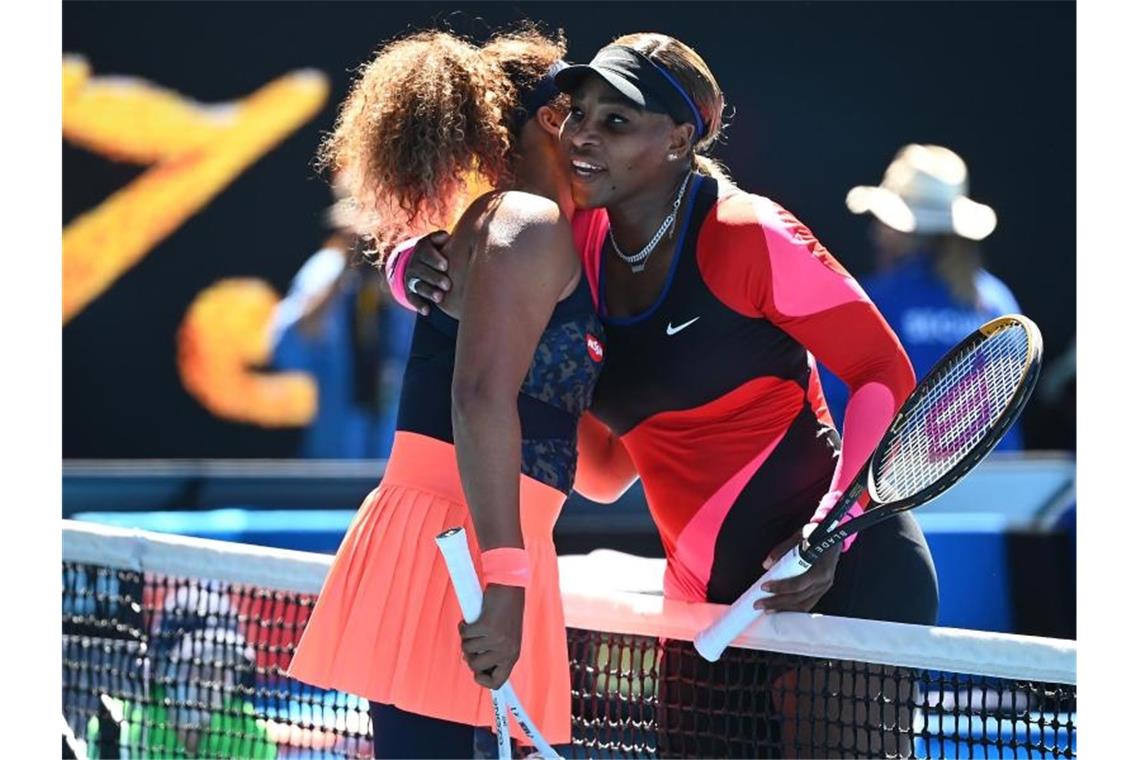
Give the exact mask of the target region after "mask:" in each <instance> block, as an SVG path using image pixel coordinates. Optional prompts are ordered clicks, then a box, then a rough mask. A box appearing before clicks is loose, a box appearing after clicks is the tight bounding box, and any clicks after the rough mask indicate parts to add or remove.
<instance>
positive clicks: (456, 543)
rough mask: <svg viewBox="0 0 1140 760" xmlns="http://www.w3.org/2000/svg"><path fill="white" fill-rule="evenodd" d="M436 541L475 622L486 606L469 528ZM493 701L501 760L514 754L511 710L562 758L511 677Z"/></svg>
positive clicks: (463, 607)
mask: <svg viewBox="0 0 1140 760" xmlns="http://www.w3.org/2000/svg"><path fill="white" fill-rule="evenodd" d="M435 543H436V545H437V546H439V551H440V553H441V554H442V555H443V561H444V562H446V563H447V572H448V574H449V575H450V576H451V585H452V586H453V587H454V588H455V596H456V597H457V598H458V599H459V609H460V611H461V612H462V613H463V619H464V620H466V621H467V622H468V623H473V622H475V621H476V620H478V619H479V614H480V613H481V612H482V610H483V588H482V586H480V585H479V577H478V576H477V575H476V574H475V562H474V561H473V560H472V559H471V550H470V549H469V548H468V547H467V531H465V530H464V529H463V528H450V529H448V530H445V531H444V532H443V533H440V534H439V535H438V536H436V539H435ZM491 705H492V707H493V708H494V712H495V738H496V741H497V742H498V745H499V760H507V759H508V758H510V756H511V733H510V727H509V726H508V725H507V720H508V718H507V715H508V713H509V714H511V715H513V716H515V720H516V721H517V722H518V724H519V728H521V729H522V731H523V733H524V734H526V735H527V737H528V738H529V739H530V740H531V741H532V742H534V746H535V747H536V748H537V749H538V752H539V755H540V756H542V757H546V758H553V759H555V760H562V757H561V756H560V755H559V754H558V753H557V752H555V751H554V748H553V747H551V746H550V743H549V742H547V741H546V739H544V738H543V736H542V734H541V733H540V732H539V730H538V728H537V727H536V726H535V725H534V721H532V720H531V719H530V716H529V715H527V712H526V710H525V709H524V708H523V706H522V703H521V702H520V701H519V698H518V695H517V694H515V690H514V689H513V688H512V687H511V682H510V680H508V681H507V682H506V683H504V684H503V685H502V686H500V687H499V688H498V689H492V690H491ZM532 757H533V755H532Z"/></svg>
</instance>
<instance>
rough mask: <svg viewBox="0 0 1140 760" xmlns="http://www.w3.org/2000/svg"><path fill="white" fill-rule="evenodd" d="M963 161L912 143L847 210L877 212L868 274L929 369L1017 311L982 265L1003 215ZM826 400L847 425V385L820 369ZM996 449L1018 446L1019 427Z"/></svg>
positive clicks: (875, 294) (909, 347) (854, 194)
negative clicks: (975, 192) (976, 186)
mask: <svg viewBox="0 0 1140 760" xmlns="http://www.w3.org/2000/svg"><path fill="white" fill-rule="evenodd" d="M968 193H969V187H968V172H967V169H966V163H965V162H964V161H963V160H962V158H961V157H960V156H958V154H956V153H955V152H954V151H952V150H950V149H949V148H944V147H941V146H938V145H907V146H905V147H904V148H902V149H901V150H900V151H899V152H898V153H897V154H896V155H895V158H894V160H893V161H891V164H890V166H888V167H887V171H886V173H885V174H884V175H883V180H882V182H881V183H880V184H879V185H877V186H867V185H861V186H859V187H854V188H852V189H851V191H850V192H848V193H847V208H848V209H850V210H851V211H852V212H853V213H855V214H867V213H869V214H871V216H872V217H873V218H874V220H873V222H872V227H871V241H872V244H873V246H874V248H875V266H876V270H877V271H876V273H875V274H873V275H871V276H868V277H865V278H861V282H862V284H863V288H864V289H865V290H866V291H867V295H869V296H870V297H871V300H872V301H874V302H875V305H876V306H878V307H879V310H880V311H881V312H882V314H883V316H884V317H886V319H887V322H888V323H889V324H890V325H891V327H892V328H893V329H894V331H895V333H896V334H897V335H898V336H899V340H901V341H902V344H903V347H904V348H905V349H906V351H907V354H908V355H909V356H910V360H911V362H912V363H913V364H914V370H915V373H916V374H917V375H918V376H919V377H922V376H923V375H925V374H926V372H928V371H929V370H930V368H931V367H932V366H933V365H934V363H935V362H937V361H938V359H939V358H940V357H941V356H942V355H943V354H945V353H946V352H947V351H948V350H950V349H951V348H952V347H953V346H954V345H955V344H956V343H957V342H958V341H959V340H961V339H962V338H964V337H965V336H966V335H968V334H969V333H970V332H971V331H972V330H975V329H977V327H978V326H979V325H981V324H982V323H984V322H986V321H988V320H990V319H992V318H994V317H996V316H1000V315H1001V314H1008V313H1010V312H1016V311H1019V307H1018V304H1017V299H1016V298H1014V296H1013V293H1012V292H1011V291H1010V289H1009V288H1008V287H1006V285H1005V283H1003V282H1002V281H1001V280H999V279H998V278H997V277H995V276H994V275H992V274H991V273H989V272H988V271H986V270H985V269H984V268H983V267H982V258H981V250H980V248H979V245H978V243H979V242H980V241H982V240H984V239H985V238H987V237H989V235H990V234H991V233H992V232H993V231H994V229H995V228H996V227H997V214H996V213H995V212H994V210H993V209H992V208H990V207H989V206H987V205H986V204H984V203H979V202H978V201H975V200H972V199H971V198H970V197H969V194H968ZM823 383H824V391H825V394H826V396H827V402H828V405H829V406H830V407H831V410H832V414H833V415H834V416H835V419H836V422H837V423H840V424H841V423H842V418H843V412H844V406H845V403H846V400H847V399H846V395H847V394H846V388H845V387H844V385H843V383H841V382H839V381H838V380H837V379H836V378H835V377H834V376H833V375H831V374H830V373H824V374H823ZM998 448H1004V449H1020V448H1021V433H1020V431H1019V429H1018V428H1014V430H1013V431H1011V432H1010V433H1009V434H1007V435H1006V437H1005V438H1004V439H1003V440H1002V442H1001V444H999V446H998Z"/></svg>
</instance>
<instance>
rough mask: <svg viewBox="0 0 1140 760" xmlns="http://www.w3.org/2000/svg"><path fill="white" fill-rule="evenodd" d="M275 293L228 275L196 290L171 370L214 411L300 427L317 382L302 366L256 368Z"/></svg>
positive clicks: (266, 350) (266, 346) (264, 354)
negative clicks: (261, 370) (272, 369)
mask: <svg viewBox="0 0 1140 760" xmlns="http://www.w3.org/2000/svg"><path fill="white" fill-rule="evenodd" d="M277 303H278V298H277V294H276V293H275V292H273V288H271V287H270V286H269V285H268V284H266V283H265V282H263V281H261V280H256V279H228V280H221V281H219V282H216V283H214V284H213V285H211V286H210V287H208V288H206V289H205V290H203V291H202V292H201V293H199V294H198V296H197V297H196V298H195V299H194V302H193V303H192V304H190V308H189V309H188V310H187V312H186V316H185V318H184V319H183V320H182V327H181V328H179V330H178V372H179V374H180V375H181V376H182V384H183V385H184V386H185V387H186V390H188V391H189V392H190V393H191V395H193V396H194V397H195V398H197V399H198V400H199V401H201V402H202V404H203V405H204V406H205V407H206V408H207V409H209V410H210V411H211V412H213V413H214V414H216V415H218V416H219V417H225V418H226V419H231V420H237V421H239V422H252V423H255V424H259V425H265V426H286V425H304V424H306V423H307V422H309V421H310V420H311V419H312V418H313V415H314V414H315V413H316V410H317V387H316V383H315V382H314V381H313V379H312V377H311V376H310V375H308V374H306V373H303V372H279V373H274V374H263V373H258V372H254V371H251V370H250V369H249V368H250V367H256V366H258V365H263V364H265V363H266V362H267V361H268V360H269V356H270V352H271V351H272V347H271V345H270V332H269V324H270V321H271V320H272V318H273V312H274V309H275V308H276V307H277Z"/></svg>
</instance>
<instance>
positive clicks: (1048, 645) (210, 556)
mask: <svg viewBox="0 0 1140 760" xmlns="http://www.w3.org/2000/svg"><path fill="white" fill-rule="evenodd" d="M62 523H63V561H65V562H77V563H85V564H93V565H102V566H106V567H112V568H120V569H126V570H135V571H138V572H144V571H145V572H152V573H161V574H164V575H172V576H180V577H189V578H206V579H212V580H221V581H227V582H229V583H238V584H245V585H251V586H258V587H261V588H268V589H277V590H281V591H295V592H300V593H307V594H316V593H318V592H319V591H320V588H321V584H322V583H323V581H324V578H325V575H326V574H327V572H328V569H329V566H330V565H331V563H332V557H331V556H329V555H324V554H316V553H310V552H299V551H291V550H284V549H271V548H267V547H261V546H250V545H245V544H235V543H231V542H226V541H213V540H209V539H201V538H188V537H184V536H171V535H164V534H160V533H151V532H147V531H141V530H125V529H122V528H115V527H110V526H104V525H96V524H92V523H85V522H80V521H76V520H63V521H62ZM579 567H580V565H579ZM608 574H609V575H611V576H612V577H617V576H613V574H612V572H610V573H608ZM599 575H601V574H599ZM566 585H567V584H566V583H564V584H563V586H564V588H563V592H562V600H563V606H564V610H565V619H566V626H567V627H568V628H581V629H585V630H591V631H605V632H612V633H618V634H631V635H641V636H658V637H663V638H672V639H683V640H686V641H692V640H693V638H694V637H695V636H696V634H697V633H698V632H700V631H701V630H703V629H704V628H705V627H707V626H708V625H709V624H711V623H712V622H713V621H714V620H715V619H716V618H717V617H719V616H720V615H721V614H723V612H724V611H725V609H726V606H725V605H721V604H694V603H689V602H681V601H677V600H672V599H665V598H664V597H662V596H660V595H658V594H652V593H634V592H623V591H611V590H606V589H605V588H604V586H602V585H600V584H593V585H594V586H595V587H594V588H591V589H590V590H589V591H587V590H584V589H583V588H582V587H581V585H579V586H577V587H576V588H574V589H573V590H567V589H566V588H565V586H566ZM735 645H736V646H740V647H745V648H751V649H765V650H768V651H774V652H782V653H785V654H795V655H804V656H810V657H824V658H832V659H841V660H854V661H861V662H871V663H879V664H884V665H897V666H903V667H913V668H925V669H928V670H942V671H951V672H955V673H967V674H972V675H981V676H996V677H1000V678H1008V679H1020V680H1032V681H1047V682H1051V683H1066V684H1076V655H1077V644H1076V642H1075V641H1072V640H1068V639H1050V638H1044V637H1038V636H1022V635H1016V634H1002V633H991V632H988V631H973V630H966V629H959V628H939V627H928V626H920V625H907V624H904V623H884V622H879V621H872V620H856V619H853V618H836V617H829V616H825V615H814V614H807V613H796V612H785V613H780V614H776V615H765V616H764V617H762V618H761V619H760V620H758V621H757V622H756V623H755V624H754V625H752V626H751V627H750V628H749V629H748V630H746V631H745V632H744V634H742V635H741V636H740V637H739V638H738V639H737V640H736V641H735Z"/></svg>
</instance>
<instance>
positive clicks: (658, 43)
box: [611, 32, 732, 184]
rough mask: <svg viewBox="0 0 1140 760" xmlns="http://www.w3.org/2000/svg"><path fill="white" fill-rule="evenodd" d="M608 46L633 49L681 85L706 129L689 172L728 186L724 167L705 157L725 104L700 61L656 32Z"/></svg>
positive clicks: (675, 41) (719, 128)
mask: <svg viewBox="0 0 1140 760" xmlns="http://www.w3.org/2000/svg"><path fill="white" fill-rule="evenodd" d="M611 44H613V45H622V46H624V47H628V48H633V49H634V50H636V51H637V52H639V53H641V54H642V55H644V56H645V57H646V58H648V59H649V60H651V61H653V62H654V63H656V64H657V65H658V66H660V67H661V68H663V69H665V70H666V71H668V72H669V73H670V74H672V75H673V76H674V77H675V78H676V79H677V81H678V82H680V83H681V86H682V87H684V88H685V90H686V91H687V92H688V94H689V97H690V98H692V100H693V103H694V104H696V106H697V110H699V111H700V113H701V119H703V120H704V122H705V125H706V127H705V134H704V136H703V137H701V139H700V140H699V141H698V142H697V144H696V145H694V146H693V154H692V155H693V169H694V170H696V171H697V172H698V173H700V174H704V175H706V176H709V177H713V178H715V179H716V180H717V181H719V182H721V183H723V184H732V179H731V177H729V174H728V170H727V169H726V168H725V166H724V164H722V163H720V162H719V161H717V160H716V159H714V158H712V157H711V156H709V155H708V153H709V152H710V151H711V150H712V148H713V146H715V145H716V143H717V141H718V140H720V139H721V136H722V134H723V132H724V127H725V120H724V106H725V100H724V92H723V91H722V90H721V89H720V84H719V83H717V81H716V77H714V76H713V73H712V70H711V69H710V68H709V66H708V64H707V63H705V61H704V59H703V58H701V56H700V55H698V54H697V51H695V50H693V49H692V48H691V47H689V46H688V45H686V44H685V43H683V42H681V41H680V40H678V39H676V38H674V37H670V36H669V35H667V34H659V33H656V32H638V33H636V34H627V35H624V36H622V37H618V38H617V39H616V40H614V41H613V42H612V43H611Z"/></svg>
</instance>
